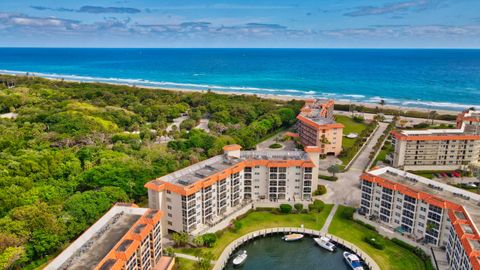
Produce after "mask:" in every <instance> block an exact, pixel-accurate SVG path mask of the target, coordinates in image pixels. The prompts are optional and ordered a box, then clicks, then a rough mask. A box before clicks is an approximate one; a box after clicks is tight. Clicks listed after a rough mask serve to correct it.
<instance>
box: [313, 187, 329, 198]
mask: <svg viewBox="0 0 480 270" xmlns="http://www.w3.org/2000/svg"><path fill="white" fill-rule="evenodd" d="M325 193H327V188H326V187H325V186H324V185H318V186H317V190H315V191H314V192H313V196H318V195H323V194H325Z"/></svg>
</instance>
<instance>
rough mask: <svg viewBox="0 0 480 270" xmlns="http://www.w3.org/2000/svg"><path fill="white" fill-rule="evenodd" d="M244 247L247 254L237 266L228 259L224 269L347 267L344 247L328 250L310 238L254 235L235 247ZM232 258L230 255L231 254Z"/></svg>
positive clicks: (327, 269)
mask: <svg viewBox="0 0 480 270" xmlns="http://www.w3.org/2000/svg"><path fill="white" fill-rule="evenodd" d="M240 250H246V251H247V254H248V258H247V260H246V261H245V263H244V264H243V265H241V266H240V267H234V266H233V264H232V262H231V260H230V261H229V264H228V265H227V267H226V268H225V269H226V270H235V269H243V270H264V269H270V270H317V269H318V270H347V269H349V268H348V266H347V264H346V263H345V261H344V260H343V255H342V253H343V251H344V250H343V249H341V248H339V249H338V250H337V251H336V252H334V253H331V252H328V251H326V250H324V249H322V248H320V247H318V246H317V245H316V244H315V242H314V241H313V239H312V238H310V237H305V238H304V239H302V240H300V241H295V242H288V243H287V242H284V241H283V240H282V239H281V236H280V235H275V236H267V237H264V238H257V239H255V240H253V241H251V242H248V243H246V244H244V245H242V246H241V247H239V249H238V251H240ZM232 259H233V258H232Z"/></svg>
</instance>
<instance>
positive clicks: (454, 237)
mask: <svg viewBox="0 0 480 270" xmlns="http://www.w3.org/2000/svg"><path fill="white" fill-rule="evenodd" d="M361 190H362V198H361V204H360V205H361V206H360V208H361V212H363V213H365V214H366V215H367V216H369V217H370V218H371V219H374V220H375V219H376V220H378V221H379V222H380V223H382V224H384V225H385V226H387V227H390V228H391V229H392V230H395V231H397V232H401V233H403V234H404V235H407V236H408V237H410V238H412V239H413V240H414V241H417V242H419V243H424V244H427V245H432V246H439V247H445V249H446V253H447V261H448V264H449V267H450V269H453V270H460V269H462V270H467V269H480V259H479V258H480V234H479V232H478V229H477V228H478V225H479V224H480V207H479V203H480V195H478V194H475V193H471V192H468V191H465V190H462V189H459V188H456V187H453V186H450V185H447V184H443V183H439V182H435V181H433V180H430V179H427V178H424V177H421V176H418V175H415V174H411V173H408V172H405V171H402V170H399V169H395V168H391V167H384V168H379V169H374V170H372V171H369V172H367V173H364V174H362V176H361Z"/></svg>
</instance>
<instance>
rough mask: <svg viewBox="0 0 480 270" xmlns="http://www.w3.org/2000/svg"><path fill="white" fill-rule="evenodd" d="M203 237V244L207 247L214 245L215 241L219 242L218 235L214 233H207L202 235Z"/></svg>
mask: <svg viewBox="0 0 480 270" xmlns="http://www.w3.org/2000/svg"><path fill="white" fill-rule="evenodd" d="M222 233H223V232H222ZM202 238H203V244H204V245H205V246H207V247H213V245H214V244H215V242H217V235H216V234H214V233H206V234H204V235H203V236H202Z"/></svg>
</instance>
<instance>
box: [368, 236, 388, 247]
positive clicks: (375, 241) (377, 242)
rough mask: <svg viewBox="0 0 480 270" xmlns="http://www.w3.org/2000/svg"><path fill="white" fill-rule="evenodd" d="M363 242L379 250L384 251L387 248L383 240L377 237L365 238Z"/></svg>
mask: <svg viewBox="0 0 480 270" xmlns="http://www.w3.org/2000/svg"><path fill="white" fill-rule="evenodd" d="M363 241H365V242H367V243H368V244H369V245H370V246H372V247H374V248H376V249H378V250H382V249H384V248H385V245H384V243H383V239H382V238H380V237H377V236H365V238H363Z"/></svg>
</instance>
